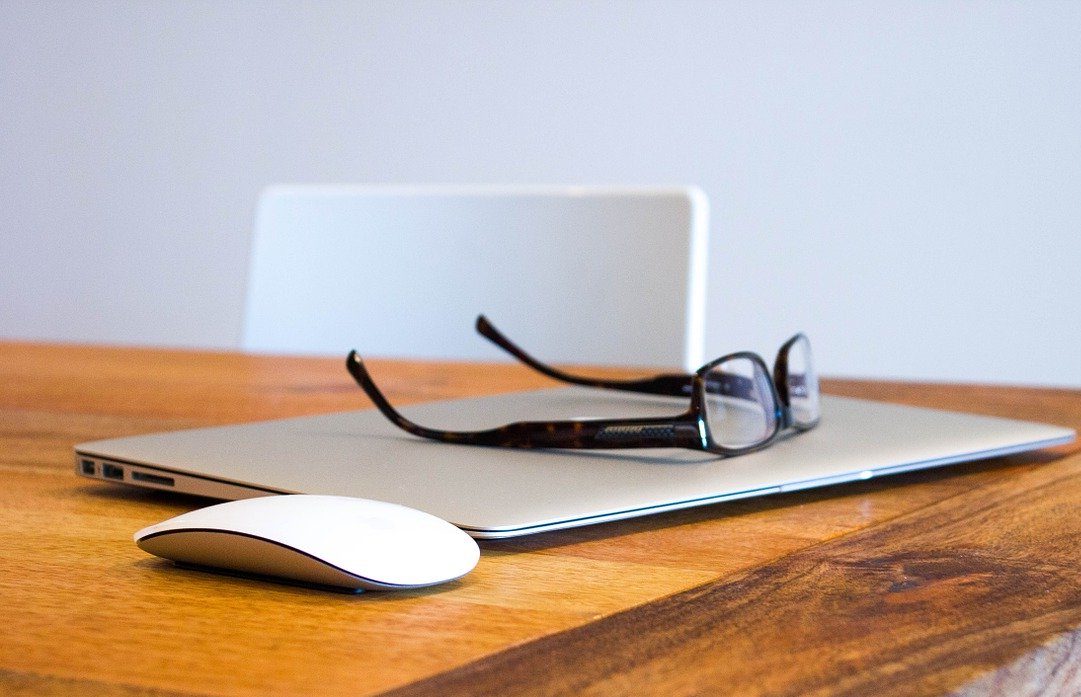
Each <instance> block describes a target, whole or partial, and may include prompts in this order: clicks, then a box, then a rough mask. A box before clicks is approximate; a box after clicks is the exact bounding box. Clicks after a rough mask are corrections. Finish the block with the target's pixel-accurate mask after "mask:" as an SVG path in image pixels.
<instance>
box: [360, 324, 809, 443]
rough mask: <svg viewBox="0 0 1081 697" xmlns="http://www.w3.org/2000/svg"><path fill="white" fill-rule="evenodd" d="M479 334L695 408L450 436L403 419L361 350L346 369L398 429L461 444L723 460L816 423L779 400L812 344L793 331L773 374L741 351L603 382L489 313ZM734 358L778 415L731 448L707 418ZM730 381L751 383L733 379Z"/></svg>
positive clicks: (545, 370)
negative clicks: (716, 379)
mask: <svg viewBox="0 0 1081 697" xmlns="http://www.w3.org/2000/svg"><path fill="white" fill-rule="evenodd" d="M476 329H477V331H478V332H479V333H480V334H481V335H482V336H484V337H485V338H487V339H488V340H490V341H492V342H493V343H494V344H496V345H497V346H499V347H500V348H502V349H503V350H505V351H507V352H508V353H510V354H511V355H513V356H514V357H516V358H518V359H519V360H521V361H522V362H523V363H525V364H527V365H528V366H529V367H531V368H533V369H534V370H537V371H538V372H540V373H542V374H544V375H547V376H548V377H551V378H553V379H556V380H560V381H563V382H568V383H571V384H577V385H583V386H587V387H598V388H603V389H612V390H620V391H628V392H639V393H647V394H661V395H667V396H687V397H689V398H690V406H689V408H688V409H687V411H685V412H683V413H681V414H677V415H675V416H656V417H638V418H621V419H609V418H597V419H565V420H558V421H516V422H513V423H509V424H506V425H503V426H498V427H495V428H491V429H483V430H477V431H449V430H443V429H434V428H428V427H426V426H421V425H420V424H418V423H415V422H413V421H411V420H409V419H407V418H406V417H405V416H403V415H402V414H401V413H400V412H399V411H398V410H397V409H395V408H394V407H393V406H392V405H391V403H390V401H389V400H387V398H386V396H385V395H384V394H383V392H382V391H381V390H380V389H379V387H378V386H377V385H376V384H375V381H374V380H373V379H372V377H371V374H370V373H369V372H368V369H367V367H366V366H365V365H364V362H363V360H362V359H361V358H360V356H359V355H358V354H357V352H356V350H352V351H350V352H349V355H348V356H347V357H346V361H345V365H346V369H347V370H348V371H349V374H350V375H351V376H352V377H353V379H354V380H355V381H356V382H357V384H358V385H359V386H360V387H361V389H363V390H364V392H365V393H366V394H367V395H368V397H369V398H370V399H371V400H372V402H373V403H374V404H375V406H376V408H377V409H379V411H380V412H382V414H383V415H384V416H385V417H387V419H388V420H390V421H391V422H392V423H393V424H394V425H396V426H397V427H398V428H400V429H402V430H403V431H406V432H407V433H411V434H413V435H415V436H419V437H421V438H429V439H432V440H437V441H442V442H446V443H458V444H463V445H481V446H494V447H509V448H573V449H615V448H621V449H622V448H687V449H690V450H699V451H705V452H709V453H713V454H716V455H720V456H722V457H735V456H738V455H744V454H747V453H750V452H754V451H757V450H762V449H763V448H767V447H769V446H770V445H772V444H773V443H774V442H776V441H777V439H778V438H780V436H781V434H782V433H783V432H784V431H785V430H787V429H788V428H794V429H796V431H797V432H802V431H807V430H810V429H812V428H814V427H815V426H816V425H817V424H818V421H819V418H818V417H816V418H815V419H814V421H812V422H807V423H799V422H796V421H795V419H794V418H793V416H792V408H791V404H789V398H788V390H787V389H786V390H785V391H784V395H783V396H782V394H781V392H780V391H779V390H778V389H777V385H778V384H784V385H787V384H788V381H789V379H790V376H789V374H788V353H789V351H790V350H791V348H792V346H793V345H794V344H795V343H796V342H797V341H799V340H801V339H803V340H804V341H807V342H808V345H809V344H810V341H809V340H808V339H807V337H806V336H805V335H804V334H803V333H797V334H795V335H794V336H792V337H791V338H790V339H788V341H786V342H785V343H784V344H782V346H781V348H780V350H778V352H777V359H776V361H775V362H774V369H773V372H772V373H771V372H770V370H769V368H768V367H767V366H766V363H765V361H764V360H762V357H761V356H759V355H758V354H757V353H754V352H751V351H737V352H735V353H729V354H725V355H723V356H721V357H719V358H716V359H714V360H712V361H710V362H708V363H706V364H704V365H703V366H702V367H700V368H699V369H698V370H696V371H695V372H694V373H693V374H689V375H688V374H676V373H668V374H661V375H657V376H654V377H652V378H642V379H630V380H606V379H599V378H588V377H583V376H576V375H572V374H570V373H566V372H564V371H562V370H559V369H557V368H553V367H552V366H548V365H546V364H544V363H542V362H541V361H538V360H537V359H535V358H533V357H532V356H530V355H529V354H528V353H526V352H525V351H523V350H522V349H520V348H519V347H518V346H516V345H515V344H514V343H512V342H511V341H510V340H509V339H507V338H506V337H505V336H504V335H503V334H502V333H501V332H499V330H498V329H496V328H495V326H494V325H492V323H491V322H490V321H488V319H487V318H486V317H485V316H484V315H480V316H478V317H477V323H476ZM737 359H746V360H750V361H752V362H753V363H754V364H756V368H760V369H761V371H762V374H763V375H765V376H766V377H767V378H769V379H768V380H767V382H769V387H770V396H771V397H772V399H773V405H774V410H775V411H774V418H773V419H772V422H773V429H772V431H771V432H770V433H769V434H768V435H767V436H765V437H764V438H763V439H762V440H760V441H759V442H757V443H754V444H752V445H749V446H745V447H739V448H733V447H728V446H724V445H721V444H720V443H718V442H717V441H716V440H715V439H714V438H713V435H712V433H711V430H710V427H709V421H708V418H707V416H706V415H707V413H708V409H709V407H708V406H707V404H706V375H707V374H708V373H709V372H710V371H711V370H713V369H714V368H716V367H717V366H719V365H721V364H723V363H726V362H728V361H732V360H737ZM730 377H732V378H738V379H740V380H746V379H747V378H743V377H742V376H736V375H732V376H730ZM778 380H780V382H778ZM688 393H689V394H688ZM728 394H731V393H728ZM756 401H757V400H756Z"/></svg>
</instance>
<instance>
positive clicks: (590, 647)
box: [388, 458, 1081, 696]
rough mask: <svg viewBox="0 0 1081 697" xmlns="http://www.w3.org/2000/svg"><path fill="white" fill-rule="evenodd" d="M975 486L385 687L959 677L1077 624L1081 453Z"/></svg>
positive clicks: (528, 688) (788, 683)
mask: <svg viewBox="0 0 1081 697" xmlns="http://www.w3.org/2000/svg"><path fill="white" fill-rule="evenodd" d="M972 493H973V492H967V493H966V494H965V495H964V496H957V497H953V498H951V499H947V500H944V501H940V502H938V503H936V504H934V505H932V506H929V507H927V508H924V509H921V510H919V511H916V512H914V513H912V514H909V515H906V516H903V517H900V518H897V519H895V520H892V521H889V522H888V523H885V524H883V525H880V526H878V527H876V528H871V529H868V530H865V531H863V532H860V533H856V534H853V535H850V536H847V537H844V538H841V539H838V540H835V541H832V542H828V543H823V544H820V545H817V546H815V547H811V548H808V549H805V550H801V551H799V552H797V553H794V554H792V555H789V556H787V557H784V558H781V559H779V560H777V561H776V562H775V563H771V564H769V565H766V566H763V567H760V568H757V569H755V570H752V571H750V572H748V573H745V574H743V575H740V576H738V577H734V578H724V579H719V580H717V581H715V582H712V583H709V584H705V585H703V586H700V587H698V588H694V589H691V590H688V591H686V592H683V593H679V594H676V595H673V596H670V597H668V598H664V599H662V600H659V601H657V602H654V603H650V604H647V605H644V606H641V607H637V608H633V609H630V610H628V611H625V612H622V613H619V614H616V615H612V616H609V617H606V618H603V619H601V620H599V621H596V622H594V623H591V624H588V625H585V626H582V627H579V628H576V629H572V630H569V631H566V632H562V633H559V634H555V635H552V636H549V637H546V638H543V639H540V640H537V641H534V642H531V643H529V644H525V645H523V646H520V647H517V648H512V649H509V650H507V651H503V652H501V653H498V654H494V655H492V656H490V657H488V658H486V659H484V660H482V661H479V662H477V663H474V664H471V665H467V666H463V667H462V668H459V669H456V670H452V671H448V672H446V673H443V674H440V675H436V676H433V677H431V678H429V679H426V680H422V681H419V682H416V683H413V684H411V685H408V686H405V687H403V688H401V689H398V690H395V691H392V692H390V693H388V694H391V695H396V696H405V695H428V694H440V695H445V694H491V695H497V694H516V695H523V694H525V695H565V694H590V695H608V694H612V695H616V694H635V693H642V692H643V691H645V692H652V693H660V692H663V693H664V694H668V695H674V694H711V695H713V694H739V695H819V694H821V695H825V694H830V695H835V694H837V695H869V694H874V695H876V696H879V695H881V696H888V695H920V694H942V693H944V692H948V691H950V690H953V689H957V688H958V687H960V686H963V685H965V684H968V683H970V682H971V681H973V680H974V679H975V678H977V677H979V676H980V675H981V674H983V673H985V672H987V671H988V670H990V669H992V668H995V667H997V666H1001V665H1003V664H1007V663H1010V662H1011V661H1015V660H1017V659H1018V658H1019V657H1022V656H1024V655H1026V654H1028V653H1029V652H1031V651H1033V650H1036V649H1037V648H1038V647H1040V646H1041V645H1043V644H1045V643H1046V642H1048V641H1050V640H1053V639H1054V638H1055V637H1056V636H1057V635H1060V634H1063V633H1066V632H1069V631H1071V630H1074V629H1076V628H1077V627H1079V626H1081V573H1079V572H1078V568H1079V563H1081V562H1079V560H1078V559H1077V557H1076V543H1075V540H1076V539H1078V538H1079V537H1081V461H1078V459H1077V458H1070V459H1068V460H1067V459H1063V460H1060V461H1058V462H1053V463H1051V464H1048V465H1045V466H1043V467H1039V468H1036V469H1034V470H1031V471H1028V472H1025V473H1023V474H1021V475H1019V476H1017V477H1015V478H1012V479H1003V480H996V481H994V482H993V483H991V484H989V485H987V486H986V487H985V489H984V490H983V491H982V492H980V493H981V495H979V496H972ZM573 582H574V581H573V579H568V583H573ZM988 607H994V608H995V611H994V612H991V613H989V612H986V610H985V609H986V608H988ZM979 608H984V610H979ZM1074 658H1075V659H1076V657H1074Z"/></svg>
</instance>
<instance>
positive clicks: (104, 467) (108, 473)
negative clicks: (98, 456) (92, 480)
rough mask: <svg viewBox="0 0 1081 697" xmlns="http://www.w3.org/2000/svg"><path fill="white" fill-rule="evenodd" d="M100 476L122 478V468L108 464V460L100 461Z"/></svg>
mask: <svg viewBox="0 0 1081 697" xmlns="http://www.w3.org/2000/svg"><path fill="white" fill-rule="evenodd" d="M101 476H103V477H105V478H106V479H123V478H124V468H123V467H118V466H116V465H110V464H109V463H108V462H103V463H101Z"/></svg>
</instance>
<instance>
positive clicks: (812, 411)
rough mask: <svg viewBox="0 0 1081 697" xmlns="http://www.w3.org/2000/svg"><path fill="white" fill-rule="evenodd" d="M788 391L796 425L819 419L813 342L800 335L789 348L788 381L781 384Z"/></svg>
mask: <svg viewBox="0 0 1081 697" xmlns="http://www.w3.org/2000/svg"><path fill="white" fill-rule="evenodd" d="M778 387H779V388H780V389H783V390H786V391H787V393H788V405H789V407H791V411H792V421H793V423H794V424H795V425H796V426H811V425H813V424H814V423H815V422H816V421H818V416H819V403H818V373H817V372H815V369H814V360H813V358H812V356H811V342H810V341H808V340H807V337H805V336H800V337H799V338H797V339H796V340H795V341H794V342H793V343H792V344H791V345H790V346H789V348H788V381H787V384H786V385H779V386H778Z"/></svg>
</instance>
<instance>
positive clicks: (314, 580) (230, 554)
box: [135, 494, 480, 591]
mask: <svg viewBox="0 0 1081 697" xmlns="http://www.w3.org/2000/svg"><path fill="white" fill-rule="evenodd" d="M135 543H136V544H137V545H139V547H140V548H142V549H143V550H145V551H147V552H150V553H151V554H154V555H157V556H159V557H164V558H165V559H171V560H173V561H175V562H177V563H179V564H187V565H195V566H199V567H207V568H210V569H212V570H222V571H226V572H233V573H242V574H255V575H259V576H271V577H277V578H282V579H288V580H290V581H293V582H300V583H308V584H316V585H320V586H331V587H335V588H338V589H344V590H354V591H359V590H392V589H399V588H420V587H423V586H432V585H436V584H439V583H444V582H446V581H451V580H453V579H456V578H459V577H461V576H464V575H465V574H467V573H469V571H471V570H472V569H473V567H475V566H476V565H477V561H478V560H479V559H480V549H479V548H478V547H477V543H476V542H474V541H473V538H471V537H470V536H469V535H467V534H465V533H464V532H462V531H461V530H459V529H458V528H456V527H454V526H453V525H451V524H450V523H448V522H446V521H445V520H442V519H440V518H437V517H435V516H433V515H430V514H428V513H424V512H423V511H418V510H416V509H414V508H407V507H405V506H399V505H397V504H393V503H386V502H383V501H371V500H368V499H359V498H350V497H346V496H315V495H300V494H298V495H281V496H262V497H259V498H251V499H241V500H239V501H229V502H227V503H221V504H217V505H215V506H209V507H207V508H202V509H199V510H196V511H191V512H190V513H184V514H182V515H178V516H176V517H175V518H170V519H169V520H166V521H164V522H162V523H158V524H157V525H151V526H150V527H147V528H143V529H142V530H140V531H139V532H137V533H135Z"/></svg>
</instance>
